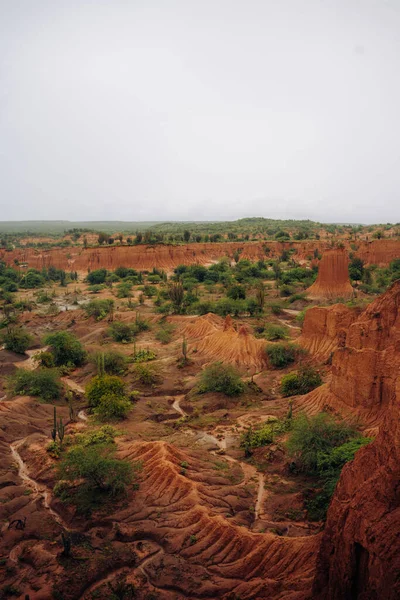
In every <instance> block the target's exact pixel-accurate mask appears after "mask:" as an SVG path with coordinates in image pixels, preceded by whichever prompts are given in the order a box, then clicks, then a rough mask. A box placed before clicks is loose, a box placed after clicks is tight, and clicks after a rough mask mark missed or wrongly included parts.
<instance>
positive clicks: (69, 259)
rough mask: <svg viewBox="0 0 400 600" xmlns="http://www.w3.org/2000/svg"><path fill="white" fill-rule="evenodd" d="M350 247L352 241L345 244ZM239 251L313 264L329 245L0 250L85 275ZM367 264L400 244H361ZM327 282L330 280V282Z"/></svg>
mask: <svg viewBox="0 0 400 600" xmlns="http://www.w3.org/2000/svg"><path fill="white" fill-rule="evenodd" d="M345 245H346V247H348V246H349V244H348V242H346V243H345ZM238 250H239V251H240V252H241V254H240V256H241V258H245V259H249V260H253V261H255V260H260V259H263V258H264V259H265V258H266V257H269V258H277V257H279V256H280V255H281V254H282V252H283V251H284V250H295V253H294V255H293V257H294V258H295V260H297V261H299V262H303V261H310V260H312V259H313V256H314V252H318V253H320V254H323V253H325V252H326V251H328V250H329V243H328V242H325V241H317V240H315V241H301V242H275V241H272V242H225V243H215V244H214V243H200V244H188V245H182V246H167V245H162V244H158V245H156V246H146V245H138V246H111V247H110V246H105V247H98V248H86V249H85V248H83V247H82V246H80V247H79V246H78V247H76V246H72V247H70V248H68V247H67V248H52V249H51V250H41V249H37V248H17V249H15V250H13V251H11V252H6V251H5V250H4V249H0V260H3V261H5V262H6V263H7V264H8V265H14V260H17V261H19V262H20V263H25V264H27V265H28V267H33V268H36V269H41V268H43V267H49V266H50V265H53V266H54V267H57V268H59V269H65V270H74V271H79V272H84V273H86V272H87V270H88V269H92V270H93V269H99V268H106V269H115V268H117V267H120V266H125V267H131V268H134V269H140V270H148V269H152V268H153V267H157V268H160V269H165V270H171V269H174V268H175V267H176V266H178V265H179V264H184V265H192V264H201V265H203V264H210V263H212V262H213V261H217V260H220V259H221V258H223V257H224V256H228V257H229V258H231V259H232V260H233V256H234V254H235V253H236V252H237V251H238ZM355 254H356V256H360V258H363V260H364V261H365V262H366V264H383V265H387V264H389V262H390V261H391V260H393V259H394V258H398V257H399V256H400V242H398V241H396V240H390V241H389V240H375V241H373V242H360V243H359V245H358V249H357V251H356V252H355ZM327 282H328V283H329V277H328V279H327Z"/></svg>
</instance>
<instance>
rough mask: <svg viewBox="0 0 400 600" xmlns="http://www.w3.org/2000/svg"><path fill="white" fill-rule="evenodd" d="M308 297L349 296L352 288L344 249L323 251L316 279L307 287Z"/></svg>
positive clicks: (347, 259)
mask: <svg viewBox="0 0 400 600" xmlns="http://www.w3.org/2000/svg"><path fill="white" fill-rule="evenodd" d="M307 295H308V296H309V297H310V298H316V299H321V298H326V299H330V298H351V297H352V296H353V288H352V286H351V283H350V279H349V258H348V254H347V252H346V250H344V249H343V250H342V249H334V250H327V251H326V252H324V254H323V256H322V259H321V262H320V264H319V269H318V276H317V279H316V281H315V282H314V283H313V284H312V286H310V287H309V288H308V289H307Z"/></svg>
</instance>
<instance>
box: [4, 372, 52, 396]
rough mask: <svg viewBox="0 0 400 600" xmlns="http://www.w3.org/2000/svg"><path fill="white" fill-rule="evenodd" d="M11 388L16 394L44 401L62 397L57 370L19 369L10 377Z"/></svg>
mask: <svg viewBox="0 0 400 600" xmlns="http://www.w3.org/2000/svg"><path fill="white" fill-rule="evenodd" d="M10 388H11V390H12V392H13V393H14V394H21V395H22V394H23V395H28V396H39V397H40V398H42V399H43V400H56V399H57V398H59V397H60V394H61V391H62V384H61V381H60V378H59V376H58V372H57V371H56V370H51V369H37V370H36V371H27V370H26V369H18V371H16V372H15V373H14V375H12V376H11V377H10Z"/></svg>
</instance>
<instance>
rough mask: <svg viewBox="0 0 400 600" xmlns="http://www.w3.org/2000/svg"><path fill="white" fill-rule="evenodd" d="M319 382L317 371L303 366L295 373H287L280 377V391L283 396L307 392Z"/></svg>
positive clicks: (320, 379)
mask: <svg viewBox="0 0 400 600" xmlns="http://www.w3.org/2000/svg"><path fill="white" fill-rule="evenodd" d="M321 384H322V378H321V375H320V374H319V373H318V371H316V370H315V369H313V368H312V367H305V368H303V369H300V370H299V371H298V372H297V373H288V374H287V375H284V376H283V377H282V381H281V392H282V395H283V396H284V397H287V396H296V395H298V394H308V392H311V390H313V389H314V388H316V387H318V386H319V385H321Z"/></svg>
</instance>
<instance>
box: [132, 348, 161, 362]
mask: <svg viewBox="0 0 400 600" xmlns="http://www.w3.org/2000/svg"><path fill="white" fill-rule="evenodd" d="M155 358H157V354H156V353H155V352H154V351H153V350H149V349H148V348H147V349H144V348H141V349H140V350H136V351H135V354H134V356H133V362H136V363H140V362H147V361H149V360H154V359H155Z"/></svg>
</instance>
